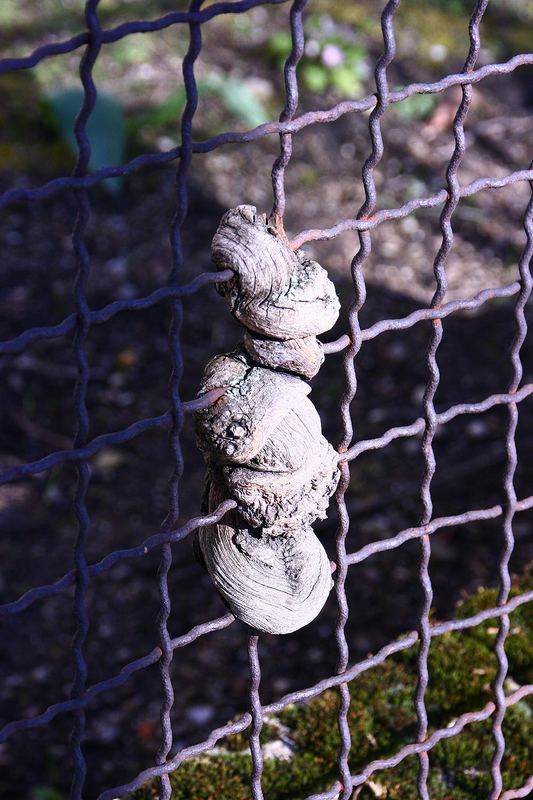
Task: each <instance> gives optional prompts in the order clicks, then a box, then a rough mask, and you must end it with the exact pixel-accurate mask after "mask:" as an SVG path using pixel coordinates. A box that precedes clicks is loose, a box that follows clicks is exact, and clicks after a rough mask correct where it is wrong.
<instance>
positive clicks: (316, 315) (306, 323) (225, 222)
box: [211, 206, 339, 339]
mask: <svg viewBox="0 0 533 800" xmlns="http://www.w3.org/2000/svg"><path fill="white" fill-rule="evenodd" d="M211 253H212V256H213V261H214V263H215V265H216V266H217V267H218V268H219V269H220V270H224V269H232V270H233V272H234V273H235V277H234V278H233V279H232V280H230V281H225V282H224V283H223V284H219V286H218V291H219V292H220V293H221V294H222V295H223V297H225V299H226V301H227V302H228V304H229V306H230V308H231V311H232V314H233V315H234V316H235V317H236V319H238V320H239V322H241V323H242V324H243V325H245V326H246V327H247V328H249V329H250V330H252V331H257V333H261V334H263V335H265V336H270V337H271V338H272V339H299V338H301V337H302V336H317V335H318V334H319V333H324V331H327V330H329V329H330V328H331V327H333V325H334V324H335V322H336V320H337V317H338V316H339V301H338V298H337V295H336V294H335V287H334V286H333V283H332V282H331V281H330V279H329V278H328V274H327V272H326V270H325V269H323V268H322V267H321V266H320V264H317V263H316V261H311V260H310V259H308V258H307V257H306V256H305V254H304V253H303V252H302V251H301V250H298V251H297V252H296V253H294V252H293V251H292V250H291V249H290V247H288V245H287V244H286V243H285V242H284V241H283V240H282V239H281V238H279V237H278V236H277V235H276V233H275V231H274V230H273V229H272V228H271V227H270V226H269V225H268V224H267V222H266V219H265V216H264V215H262V214H257V211H256V209H255V207H254V206H237V208H232V209H230V210H229V211H227V212H226V214H224V216H223V217H222V221H221V223H220V225H219V226H218V230H217V232H216V234H215V236H214V238H213V245H212V247H211Z"/></svg>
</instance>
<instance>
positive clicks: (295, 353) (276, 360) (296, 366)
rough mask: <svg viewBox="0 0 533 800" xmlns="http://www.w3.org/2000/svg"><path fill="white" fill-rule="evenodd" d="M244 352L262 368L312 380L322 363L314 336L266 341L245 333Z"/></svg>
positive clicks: (321, 350)
mask: <svg viewBox="0 0 533 800" xmlns="http://www.w3.org/2000/svg"><path fill="white" fill-rule="evenodd" d="M244 347H245V348H246V352H247V353H249V355H250V356H251V357H252V358H253V360H254V361H256V362H257V363H258V364H261V365H262V366H264V367H270V368H271V369H283V370H287V371H288V372H295V373H296V374H297V375H302V376H303V377H304V378H314V376H315V375H316V374H317V372H318V370H319V369H320V367H321V366H322V364H323V363H324V348H323V347H322V344H321V343H320V342H319V341H318V339H317V338H316V336H304V337H303V338H301V339H285V340H280V339H267V338H266V337H261V336H257V334H256V335H254V334H252V333H250V331H246V333H245V334H244Z"/></svg>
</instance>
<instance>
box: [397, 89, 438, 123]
mask: <svg viewBox="0 0 533 800" xmlns="http://www.w3.org/2000/svg"><path fill="white" fill-rule="evenodd" d="M436 105H437V98H436V97H434V96H432V95H429V94H414V95H412V97H407V98H406V99H405V100H402V101H401V103H396V105H395V111H396V113H397V114H398V116H399V117H401V118H402V119H405V120H411V119H426V118H427V117H429V115H430V114H431V112H432V111H433V109H434V108H435V106H436Z"/></svg>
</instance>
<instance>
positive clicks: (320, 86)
mask: <svg viewBox="0 0 533 800" xmlns="http://www.w3.org/2000/svg"><path fill="white" fill-rule="evenodd" d="M302 78H303V80H304V83H305V85H306V86H307V88H308V89H309V90H310V91H311V92H317V94H318V93H319V92H323V91H325V89H327V87H328V84H329V74H328V70H327V69H326V68H325V67H321V66H319V65H318V64H304V66H303V67H302Z"/></svg>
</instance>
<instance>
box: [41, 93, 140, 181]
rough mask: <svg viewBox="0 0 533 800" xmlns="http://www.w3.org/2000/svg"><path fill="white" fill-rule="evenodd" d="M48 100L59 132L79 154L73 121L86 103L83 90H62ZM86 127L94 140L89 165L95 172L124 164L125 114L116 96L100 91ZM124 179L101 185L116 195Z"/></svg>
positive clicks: (91, 141) (115, 179)
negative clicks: (84, 102)
mask: <svg viewBox="0 0 533 800" xmlns="http://www.w3.org/2000/svg"><path fill="white" fill-rule="evenodd" d="M47 101H48V105H49V107H50V110H51V113H52V118H53V120H54V122H55V124H56V126H57V129H58V131H59V133H60V134H61V136H62V137H63V138H64V139H65V141H66V142H67V143H68V145H69V146H70V148H71V149H72V152H73V153H74V154H75V155H77V153H78V146H77V144H76V138H75V136H74V122H75V119H76V116H77V114H78V113H79V111H80V109H81V107H82V104H83V92H82V90H81V89H76V88H73V89H61V90H60V91H59V92H55V93H54V94H52V95H50V96H49V97H48V98H47ZM86 130H87V136H88V138H89V141H90V143H91V158H90V161H89V168H90V169H91V170H92V171H94V170H99V169H103V168H104V167H110V166H120V165H121V164H123V163H124V158H125V152H126V138H125V128H124V114H123V111H122V108H121V106H120V104H119V102H118V101H117V100H116V99H115V98H114V97H112V96H111V95H108V94H104V93H99V94H98V97H97V99H96V104H95V107H94V109H93V111H92V114H91V116H90V117H89V120H88V122H87V127H86ZM121 180H122V179H121V178H108V179H107V180H105V181H103V182H102V185H103V186H105V187H106V189H108V190H109V191H111V192H112V193H114V194H115V193H117V192H118V191H119V189H120V185H121Z"/></svg>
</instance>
